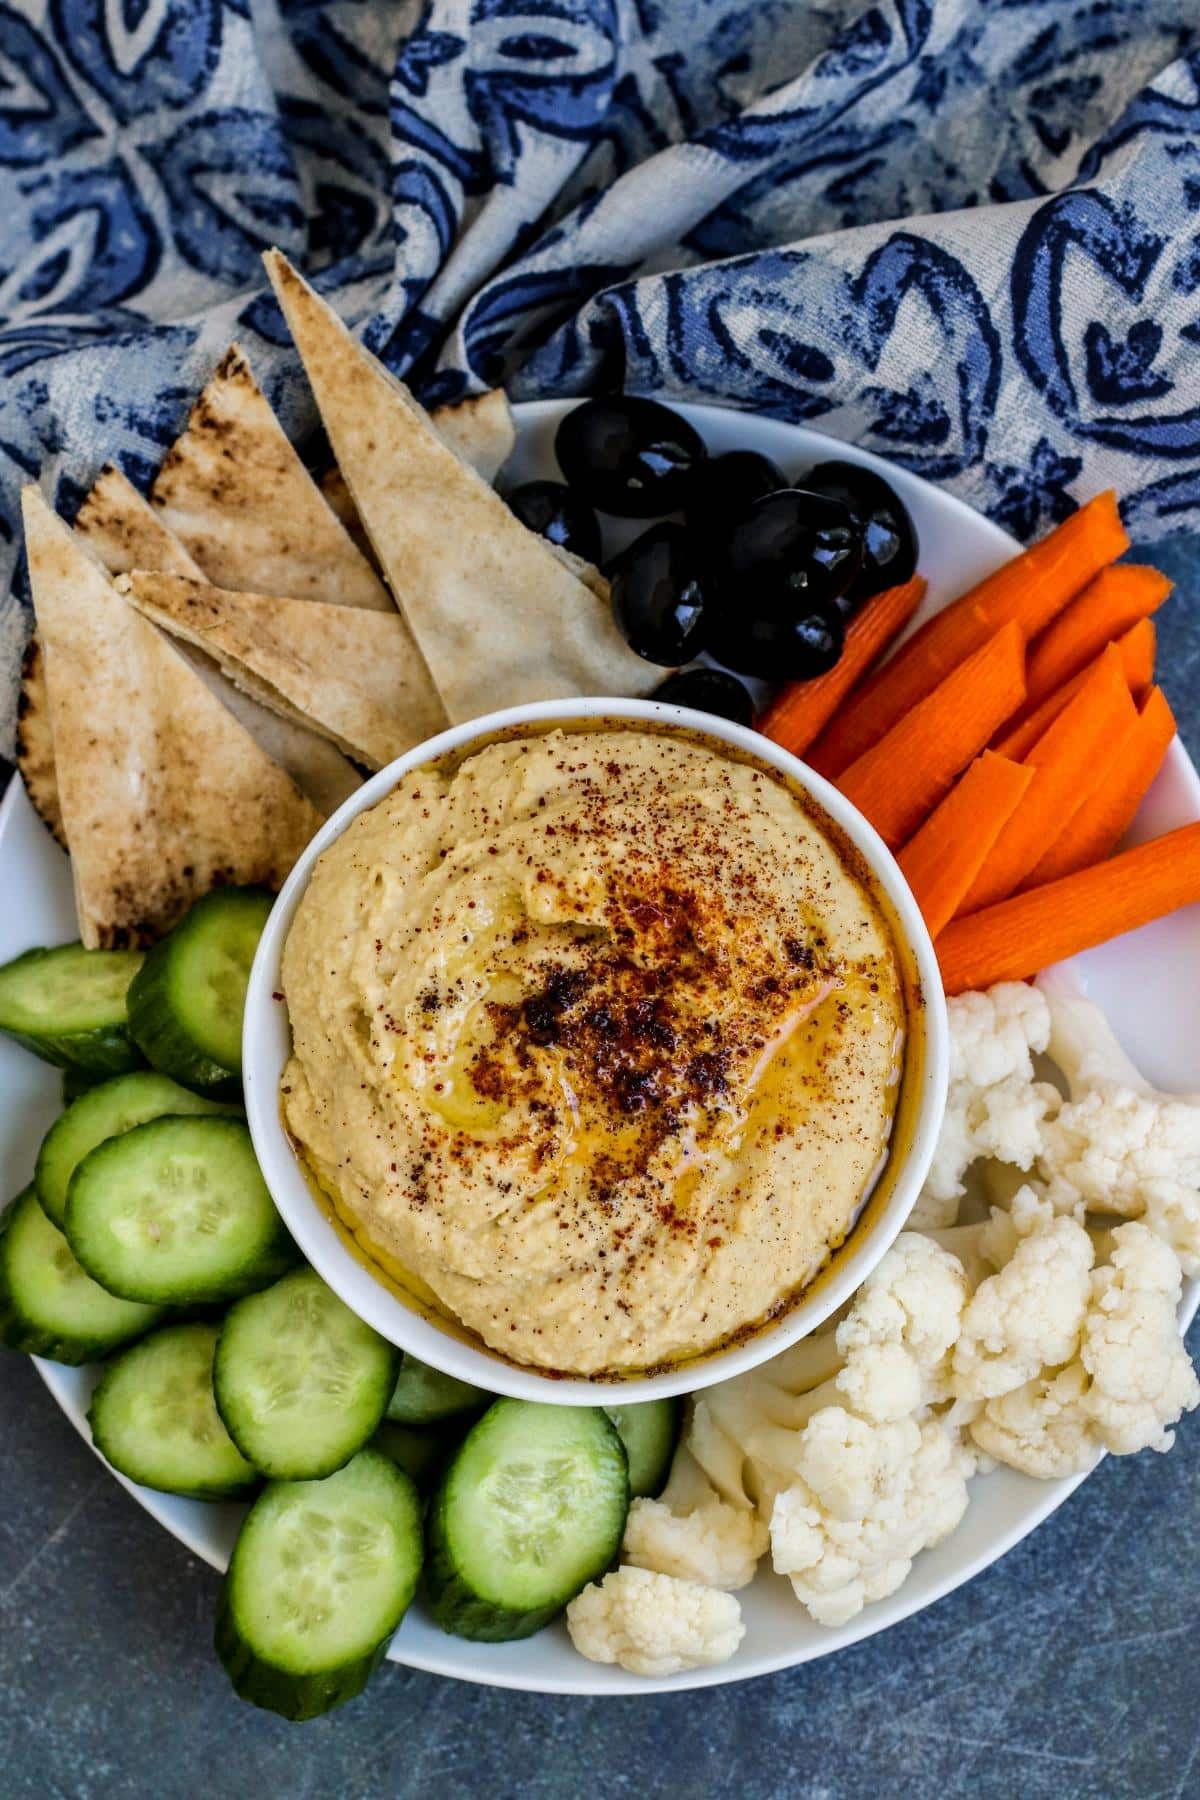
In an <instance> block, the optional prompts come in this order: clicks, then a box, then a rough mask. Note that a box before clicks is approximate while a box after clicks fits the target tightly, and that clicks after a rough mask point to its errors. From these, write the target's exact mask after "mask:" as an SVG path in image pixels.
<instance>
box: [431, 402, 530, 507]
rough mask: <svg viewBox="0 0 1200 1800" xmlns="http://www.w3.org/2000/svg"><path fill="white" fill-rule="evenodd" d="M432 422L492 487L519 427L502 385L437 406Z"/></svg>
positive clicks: (432, 414) (459, 455) (509, 454)
mask: <svg viewBox="0 0 1200 1800" xmlns="http://www.w3.org/2000/svg"><path fill="white" fill-rule="evenodd" d="M429 423H430V424H431V425H432V426H433V429H434V430H435V431H436V432H437V434H438V436H439V437H440V438H441V440H442V442H443V444H445V446H446V448H447V449H448V450H453V452H454V454H455V456H457V457H458V458H459V460H460V461H461V462H465V463H467V464H468V465H469V466H470V467H471V468H472V469H474V471H475V473H476V474H477V475H479V476H480V477H482V479H483V480H484V481H486V482H487V484H488V486H489V487H490V486H491V485H492V483H493V482H494V481H495V479H496V477H497V475H498V474H499V473H500V471H501V469H502V468H503V467H504V465H505V463H506V462H507V461H508V459H509V457H510V456H511V455H512V453H513V449H514V446H515V445H516V441H517V427H516V424H515V422H514V420H513V415H512V407H511V406H510V405H509V404H508V395H507V394H506V393H505V391H504V389H503V388H489V389H488V390H487V392H486V393H483V394H468V395H467V397H466V399H465V400H456V401H455V402H454V403H453V405H451V406H435V407H434V409H433V411H432V412H431V413H430V415H429Z"/></svg>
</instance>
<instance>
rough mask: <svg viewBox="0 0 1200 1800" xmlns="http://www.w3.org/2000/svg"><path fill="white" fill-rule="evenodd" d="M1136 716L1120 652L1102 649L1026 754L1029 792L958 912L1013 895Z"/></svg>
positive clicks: (1110, 648) (1081, 800)
mask: <svg viewBox="0 0 1200 1800" xmlns="http://www.w3.org/2000/svg"><path fill="white" fill-rule="evenodd" d="M1136 717H1137V713H1136V711H1135V709H1134V704H1133V700H1132V697H1131V696H1130V692H1129V689H1128V687H1127V686H1126V684H1125V676H1124V674H1123V672H1122V669H1121V658H1120V654H1119V653H1118V652H1117V651H1116V650H1115V649H1114V648H1113V647H1112V645H1110V646H1109V648H1108V649H1107V650H1106V651H1105V652H1104V655H1103V656H1102V657H1101V658H1100V660H1099V662H1098V663H1097V665H1096V668H1095V671H1094V672H1093V674H1092V675H1090V676H1089V677H1088V679H1087V680H1086V681H1085V682H1084V684H1083V686H1082V687H1081V688H1080V690H1079V692H1078V693H1077V694H1076V696H1075V698H1074V699H1073V700H1071V701H1069V702H1068V704H1067V705H1066V706H1065V707H1064V708H1063V710H1062V712H1061V713H1059V715H1058V717H1057V719H1055V721H1054V723H1053V724H1052V725H1051V726H1050V727H1049V729H1048V730H1047V731H1046V732H1045V733H1044V735H1043V736H1042V737H1041V738H1039V740H1038V742H1037V743H1036V744H1035V745H1034V747H1033V749H1032V750H1031V751H1030V752H1029V755H1028V756H1027V757H1026V758H1025V760H1026V762H1027V763H1030V764H1031V765H1032V766H1033V769H1034V779H1033V782H1032V783H1031V785H1030V788H1029V792H1028V793H1027V794H1026V796H1025V798H1024V800H1022V802H1021V804H1020V806H1019V807H1018V808H1017V810H1016V812H1015V813H1014V814H1013V816H1012V818H1011V819H1010V820H1009V822H1008V824H1007V825H1006V826H1005V827H1004V830H1003V831H1002V832H1001V833H1000V835H999V837H998V838H997V839H996V842H995V844H994V845H993V846H992V849H991V851H990V853H989V855H988V857H987V860H986V861H985V863H984V865H983V868H982V869H981V870H980V872H979V874H978V875H977V876H976V878H975V880H974V881H973V882H972V884H971V887H970V889H969V891H968V893H967V897H966V899H965V900H964V901H963V903H962V908H961V910H962V911H963V912H965V913H972V912H978V911H979V910H980V908H981V907H985V906H994V905H995V904H996V903H997V901H999V900H1007V898H1008V896H1009V895H1010V894H1015V893H1016V891H1017V889H1018V888H1019V887H1020V885H1021V883H1022V882H1023V881H1024V880H1025V878H1026V877H1027V876H1028V875H1029V873H1030V871H1031V870H1032V869H1033V867H1034V864H1035V863H1036V862H1037V861H1038V859H1039V857H1040V856H1041V855H1042V853H1043V851H1044V850H1045V849H1046V848H1047V846H1048V845H1049V843H1050V842H1051V840H1052V839H1053V838H1054V837H1055V836H1056V835H1057V833H1058V832H1059V831H1060V830H1061V829H1062V828H1063V826H1064V825H1065V824H1066V823H1067V821H1068V820H1069V819H1070V818H1071V816H1072V815H1073V813H1074V812H1075V809H1076V808H1077V807H1078V806H1080V805H1082V803H1083V801H1084V800H1085V799H1086V797H1087V795H1088V794H1089V793H1090V792H1091V788H1092V779H1093V774H1094V770H1095V768H1096V765H1097V764H1098V763H1099V761H1100V759H1101V757H1102V756H1103V754H1104V751H1105V748H1106V747H1107V745H1108V744H1109V743H1111V741H1112V739H1113V738H1115V737H1120V736H1121V734H1122V732H1123V731H1124V730H1125V727H1126V725H1127V724H1130V723H1132V722H1133V720H1135V719H1136Z"/></svg>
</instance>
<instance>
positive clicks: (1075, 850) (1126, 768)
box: [1025, 688, 1175, 887]
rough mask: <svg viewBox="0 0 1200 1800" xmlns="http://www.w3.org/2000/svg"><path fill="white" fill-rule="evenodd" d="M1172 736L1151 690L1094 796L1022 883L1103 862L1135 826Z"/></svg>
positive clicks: (1171, 718) (1164, 709)
mask: <svg viewBox="0 0 1200 1800" xmlns="http://www.w3.org/2000/svg"><path fill="white" fill-rule="evenodd" d="M1174 736H1175V715H1174V713H1173V712H1172V711H1171V708H1170V707H1169V706H1168V704H1167V700H1166V696H1165V694H1164V693H1163V691H1162V689H1161V688H1151V690H1150V693H1149V695H1148V697H1147V699H1146V701H1145V704H1144V705H1143V707H1142V710H1141V712H1140V713H1139V714H1138V716H1137V718H1136V719H1134V720H1133V722H1132V723H1131V724H1130V725H1129V726H1128V728H1127V729H1126V731H1125V732H1124V733H1123V734H1122V735H1121V736H1120V737H1119V738H1117V739H1116V740H1115V741H1114V743H1113V746H1112V749H1111V750H1110V752H1109V753H1108V754H1107V755H1106V756H1105V758H1104V760H1103V764H1102V766H1101V768H1100V770H1099V771H1098V775H1097V779H1096V782H1095V784H1094V786H1093V788H1092V792H1091V793H1090V794H1089V795H1088V797H1087V799H1086V800H1085V801H1084V803H1083V805H1082V806H1081V807H1080V808H1079V809H1078V811H1077V812H1076V814H1075V816H1074V818H1073V819H1071V820H1069V821H1068V823H1067V825H1066V827H1065V829H1064V830H1063V831H1061V832H1060V833H1059V835H1058V836H1057V837H1056V838H1055V840H1054V842H1053V843H1052V844H1051V846H1050V848H1049V849H1048V850H1047V852H1046V854H1045V856H1043V857H1042V860H1041V861H1040V862H1039V863H1038V865H1037V867H1036V869H1034V871H1033V874H1032V875H1031V876H1030V877H1029V880H1028V882H1026V883H1025V885H1026V886H1027V887H1040V886H1041V885H1042V884H1043V883H1044V882H1047V881H1057V880H1058V879H1059V878H1060V876H1063V875H1073V874H1074V873H1075V871H1076V869H1086V868H1089V867H1090V866H1091V864H1092V863H1097V862H1102V861H1103V859H1104V858H1105V857H1106V856H1109V855H1111V853H1112V852H1113V850H1115V849H1116V847H1117V845H1118V844H1119V843H1120V841H1121V839H1122V838H1123V837H1124V836H1125V833H1126V832H1127V831H1128V830H1129V827H1130V826H1131V825H1132V824H1133V821H1134V817H1135V815H1136V813H1137V809H1138V807H1139V806H1140V805H1141V804H1142V801H1143V800H1144V799H1145V797H1146V794H1147V793H1148V792H1149V790H1150V786H1151V784H1152V783H1153V781H1154V777H1155V776H1156V775H1157V774H1158V771H1159V770H1160V769H1161V768H1162V766H1163V763H1164V761H1165V760H1166V755H1167V751H1168V750H1169V749H1170V748H1171V740H1172V738H1173V737H1174Z"/></svg>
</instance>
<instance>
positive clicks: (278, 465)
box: [140, 344, 394, 612]
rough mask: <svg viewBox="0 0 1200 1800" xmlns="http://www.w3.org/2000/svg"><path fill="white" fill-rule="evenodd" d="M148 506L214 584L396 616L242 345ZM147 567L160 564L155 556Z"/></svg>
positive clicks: (192, 420) (213, 385) (208, 393)
mask: <svg viewBox="0 0 1200 1800" xmlns="http://www.w3.org/2000/svg"><path fill="white" fill-rule="evenodd" d="M150 500H151V503H152V505H153V506H154V509H155V511H156V512H157V514H158V516H159V518H160V519H162V520H163V521H164V522H165V523H166V524H167V525H169V526H170V528H171V530H172V531H173V532H174V533H175V535H176V536H177V537H178V538H180V539H181V540H182V542H183V543H184V545H185V546H186V547H187V549H188V550H189V551H190V553H191V555H192V556H193V557H194V558H195V560H196V562H197V563H198V564H199V566H200V573H201V574H202V575H203V576H204V577H205V578H206V579H207V580H209V581H214V582H217V583H218V584H219V585H220V586H222V587H228V588H253V589H254V590H255V591H256V592H257V593H266V594H270V593H275V594H291V595H293V596H294V597H295V598H296V599H299V600H323V601H325V602H326V603H327V604H329V605H332V606H362V607H368V608H371V609H373V610H374V611H376V612H392V611H393V610H394V608H393V605H392V599H391V595H390V594H389V593H388V591H387V589H386V588H385V586H384V585H383V582H382V581H381V580H380V579H379V576H378V575H377V574H376V573H375V570H374V569H373V568H372V567H371V565H370V563H369V562H368V561H367V559H366V557H365V556H364V555H363V553H362V551H361V550H359V548H358V547H357V545H356V544H355V543H354V541H353V540H352V538H351V537H350V535H349V533H348V532H347V531H346V529H345V527H344V526H343V525H342V524H341V523H340V522H339V521H338V520H337V519H336V518H335V517H334V515H333V513H332V512H331V511H330V509H329V507H328V506H327V505H326V503H325V501H324V500H323V499H322V497H321V491H320V489H319V488H318V487H317V484H316V483H315V482H314V481H313V479H312V477H311V475H310V474H309V473H308V470H307V469H306V468H305V467H304V464H303V463H302V462H301V461H300V458H299V457H298V456H297V454H296V452H295V451H294V450H293V448H292V446H291V444H290V443H289V442H288V439H287V436H286V434H285V433H284V430H283V427H282V426H281V425H280V423H279V421H278V419H277V418H276V417H275V414H274V413H273V412H272V411H271V408H270V405H269V404H268V402H267V398H266V396H265V394H264V393H263V391H262V389H261V388H260V387H259V385H258V383H257V382H256V381H255V379H254V376H253V375H252V374H251V371H250V365H249V363H248V362H247V361H246V358H245V356H244V355H243V353H242V351H241V349H240V347H239V346H238V345H237V344H234V345H232V346H231V347H230V349H228V350H227V351H226V353H225V355H224V357H223V358H222V360H221V363H220V366H219V367H218V369H217V371H216V373H215V374H214V375H213V378H212V380H211V381H210V382H209V384H208V386H207V387H206V388H205V389H204V392H203V393H202V394H201V395H200V398H199V399H198V400H197V401H196V404H195V405H194V406H193V408H192V410H191V413H190V415H189V417H188V422H187V426H186V428H185V430H184V431H183V433H182V435H181V436H180V437H178V438H176V440H175V442H174V444H172V446H171V448H170V449H169V450H168V452H167V454H166V458H165V460H164V462H163V465H162V468H161V469H160V470H159V471H158V474H157V475H156V476H155V478H154V483H153V486H152V487H151V489H150ZM140 566H141V567H142V568H157V567H158V566H159V565H158V564H157V562H155V561H154V560H153V559H150V560H148V561H146V562H143V563H142V564H141V565H140Z"/></svg>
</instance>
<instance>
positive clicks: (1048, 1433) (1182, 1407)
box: [970, 1224, 1200, 1480]
mask: <svg viewBox="0 0 1200 1800" xmlns="http://www.w3.org/2000/svg"><path fill="white" fill-rule="evenodd" d="M1075 1229H1078V1227H1075ZM1180 1288H1181V1278H1180V1269H1179V1260H1178V1258H1177V1257H1176V1255H1175V1253H1174V1251H1173V1250H1172V1249H1171V1247H1170V1245H1169V1244H1165V1243H1163V1242H1162V1240H1161V1239H1160V1238H1157V1237H1155V1235H1154V1233H1153V1232H1152V1231H1150V1230H1149V1229H1148V1228H1147V1227H1146V1226H1145V1225H1141V1224H1128V1225H1121V1226H1118V1227H1117V1229H1116V1230H1115V1231H1114V1232H1113V1234H1112V1261H1111V1263H1110V1264H1106V1265H1104V1266H1102V1267H1101V1268H1099V1269H1096V1270H1094V1271H1093V1272H1092V1274H1091V1276H1090V1279H1089V1296H1088V1305H1087V1310H1086V1313H1085V1316H1084V1319H1083V1327H1082V1331H1081V1333H1080V1342H1079V1350H1078V1353H1077V1355H1076V1356H1074V1357H1073V1358H1072V1359H1071V1360H1070V1361H1067V1362H1064V1365H1063V1366H1062V1367H1060V1368H1054V1367H1053V1366H1048V1367H1046V1368H1044V1369H1042V1370H1041V1371H1040V1372H1039V1373H1038V1374H1037V1375H1035V1376H1034V1377H1033V1378H1032V1379H1030V1380H1029V1381H1026V1382H1025V1383H1023V1384H1022V1385H1021V1386H1020V1387H1017V1388H1013V1389H1012V1390H1011V1391H1010V1392H1009V1393H1006V1394H1003V1395H1001V1396H1000V1397H998V1398H995V1399H991V1400H989V1401H988V1402H987V1404H986V1405H985V1406H984V1407H983V1409H982V1411H981V1412H980V1413H979V1414H978V1415H977V1416H976V1417H975V1418H974V1420H973V1421H972V1423H971V1426H970V1431H971V1436H972V1438H973V1439H974V1441H975V1442H976V1444H978V1446H979V1447H980V1449H981V1450H983V1451H985V1452H986V1453H987V1454H988V1455H989V1456H994V1457H995V1458H996V1459H997V1461H999V1462H1005V1463H1008V1464H1009V1465H1010V1466H1011V1467H1012V1468H1014V1469H1021V1470H1023V1471H1024V1472H1025V1473H1026V1474H1028V1475H1036V1476H1038V1477H1039V1478H1041V1479H1042V1480H1046V1479H1049V1478H1050V1477H1052V1476H1055V1475H1075V1474H1080V1473H1082V1471H1083V1470H1085V1469H1090V1468H1091V1466H1092V1464H1093V1463H1094V1462H1095V1461H1096V1459H1097V1457H1099V1455H1100V1454H1101V1452H1102V1451H1104V1450H1110V1451H1112V1452H1113V1454H1114V1455H1117V1456H1131V1455H1133V1454H1134V1453H1135V1452H1136V1451H1138V1450H1146V1449H1152V1450H1168V1449H1170V1447H1171V1444H1172V1442H1173V1441H1174V1437H1173V1433H1172V1432H1171V1430H1170V1429H1169V1428H1170V1427H1171V1426H1172V1425H1174V1424H1175V1423H1176V1421H1177V1420H1178V1419H1179V1417H1180V1415H1181V1414H1182V1413H1184V1412H1189V1411H1190V1410H1191V1409H1192V1408H1193V1407H1195V1406H1196V1405H1197V1404H1200V1382H1198V1381H1197V1379H1196V1374H1195V1371H1194V1369H1193V1368H1192V1365H1191V1362H1190V1361H1189V1359H1188V1354H1187V1351H1186V1349H1185V1348H1184V1345H1183V1341H1182V1339H1181V1338H1180V1336H1179V1327H1178V1324H1177V1321H1176V1317H1175V1308H1176V1306H1177V1304H1178V1301H1179V1294H1180Z"/></svg>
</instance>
